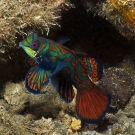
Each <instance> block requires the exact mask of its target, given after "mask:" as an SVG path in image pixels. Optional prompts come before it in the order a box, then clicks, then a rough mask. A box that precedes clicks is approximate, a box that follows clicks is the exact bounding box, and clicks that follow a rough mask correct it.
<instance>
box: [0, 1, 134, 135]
mask: <svg viewBox="0 0 135 135" xmlns="http://www.w3.org/2000/svg"><path fill="white" fill-rule="evenodd" d="M31 32H36V33H38V34H39V35H40V36H42V37H45V38H48V39H51V40H54V41H56V39H57V38H58V37H60V36H67V37H68V38H69V39H70V40H69V41H68V42H67V43H65V44H64V45H65V46H66V47H68V48H70V49H73V50H74V51H79V52H84V53H88V54H91V55H94V56H98V57H99V58H100V59H101V61H102V63H103V65H104V73H103V77H102V78H101V79H100V80H99V81H98V82H97V83H96V84H97V85H98V86H99V87H100V88H102V89H103V90H105V91H106V92H109V93H111V95H112V103H111V107H110V111H109V112H108V113H107V114H106V116H105V118H103V120H102V121H101V122H100V123H99V124H86V123H82V122H81V121H80V120H79V119H77V117H76V113H75V99H74V100H73V101H72V102H71V103H70V104H66V103H65V102H63V101H62V100H61V99H60V98H59V95H58V93H57V92H56V91H55V90H54V88H53V87H52V85H51V84H50V85H48V86H47V87H45V88H43V90H42V92H41V94H40V95H34V94H31V93H29V92H28V91H27V90H26V88H25V86H24V79H25V75H26V73H27V71H28V70H29V68H28V67H27V66H26V65H25V58H26V57H27V54H26V53H25V52H24V51H23V50H22V49H20V48H19V42H20V41H22V40H23V39H24V38H26V37H27V35H29V34H30V33H31ZM134 86H135V2H134V1H133V0H130V1H129V0H93V1H92V0H6V1H4V0H1V1H0V135H134V134H135V87H134ZM75 91H76V90H75Z"/></svg>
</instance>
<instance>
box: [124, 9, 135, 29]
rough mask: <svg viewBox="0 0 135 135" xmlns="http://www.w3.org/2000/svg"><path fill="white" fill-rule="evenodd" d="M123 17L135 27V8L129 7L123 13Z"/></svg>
mask: <svg viewBox="0 0 135 135" xmlns="http://www.w3.org/2000/svg"><path fill="white" fill-rule="evenodd" d="M123 17H124V18H125V20H126V21H127V22H128V23H129V24H130V25H132V26H135V8H133V7H129V8H128V9H127V10H124V11H123Z"/></svg>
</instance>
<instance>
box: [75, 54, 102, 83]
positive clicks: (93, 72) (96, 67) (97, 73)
mask: <svg viewBox="0 0 135 135" xmlns="http://www.w3.org/2000/svg"><path fill="white" fill-rule="evenodd" d="M76 54H77V57H78V59H79V60H80V62H81V64H82V65H83V67H85V68H86V70H87V73H88V76H89V77H90V79H91V80H92V81H93V82H96V81H98V80H100V79H101V78H102V75H103V65H102V62H101V61H100V59H99V58H97V57H95V56H91V55H88V54H83V53H76Z"/></svg>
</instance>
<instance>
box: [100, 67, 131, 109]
mask: <svg viewBox="0 0 135 135" xmlns="http://www.w3.org/2000/svg"><path fill="white" fill-rule="evenodd" d="M99 86H100V87H101V88H102V89H103V90H105V91H107V92H108V93H110V94H111V95H112V104H111V106H112V107H116V108H119V107H122V106H124V104H125V103H126V102H127V101H128V100H129V99H130V97H131V95H132V94H133V93H134V90H133V88H134V85H133V82H132V80H131V77H130V75H129V74H128V73H126V72H125V71H124V70H122V69H120V68H115V67H111V68H108V69H105V70H104V74H103V78H102V79H101V80H100V81H99Z"/></svg>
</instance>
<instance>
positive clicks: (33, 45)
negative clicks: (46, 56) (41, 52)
mask: <svg viewBox="0 0 135 135" xmlns="http://www.w3.org/2000/svg"><path fill="white" fill-rule="evenodd" d="M39 46H40V44H39V42H38V41H34V42H33V43H32V44H31V46H30V47H31V49H32V50H37V49H38V48H39Z"/></svg>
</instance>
